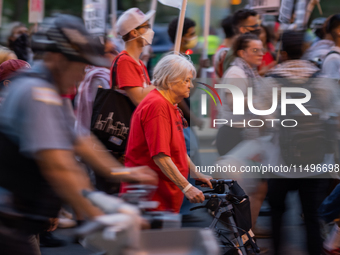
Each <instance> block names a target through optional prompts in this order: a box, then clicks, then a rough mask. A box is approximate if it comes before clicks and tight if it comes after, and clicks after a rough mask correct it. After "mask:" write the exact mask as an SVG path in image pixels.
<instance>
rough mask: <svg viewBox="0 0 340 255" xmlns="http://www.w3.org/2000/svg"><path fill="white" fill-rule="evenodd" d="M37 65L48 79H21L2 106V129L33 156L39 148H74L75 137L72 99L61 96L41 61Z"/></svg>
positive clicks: (0, 111) (21, 148)
mask: <svg viewBox="0 0 340 255" xmlns="http://www.w3.org/2000/svg"><path fill="white" fill-rule="evenodd" d="M36 68H37V69H39V71H40V73H43V74H44V77H46V78H47V79H46V80H45V79H44V80H43V79H40V78H35V77H24V78H18V79H17V80H15V81H13V83H12V85H11V86H10V87H9V88H8V89H7V90H6V91H5V99H4V101H3V103H2V105H1V107H0V132H2V133H4V134H5V135H7V136H8V137H9V138H10V139H11V140H12V141H13V142H15V143H16V144H17V145H18V146H19V149H20V152H22V153H23V154H24V155H25V156H28V157H31V158H33V157H34V154H35V153H36V152H38V151H40V150H46V149H61V150H72V149H73V144H74V142H75V139H76V134H75V132H74V121H75V119H74V114H73V110H72V105H71V101H70V100H69V99H66V98H65V99H64V98H62V97H61V96H60V95H59V93H58V91H57V88H56V87H55V86H54V85H52V79H51V74H50V72H49V71H48V70H47V69H46V68H45V67H44V66H43V65H42V64H39V66H38V67H36Z"/></svg>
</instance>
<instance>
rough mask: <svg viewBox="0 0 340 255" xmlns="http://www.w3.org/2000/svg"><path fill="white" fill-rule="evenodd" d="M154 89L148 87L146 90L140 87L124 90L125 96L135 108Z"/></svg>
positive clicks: (151, 86) (153, 87)
mask: <svg viewBox="0 0 340 255" xmlns="http://www.w3.org/2000/svg"><path fill="white" fill-rule="evenodd" d="M155 88H156V87H155V86H153V85H150V86H148V87H146V88H141V87H133V88H126V89H125V91H126V94H127V96H128V97H129V98H130V100H131V101H132V103H133V104H134V105H135V106H138V105H139V104H140V102H142V100H143V99H144V98H145V97H146V96H147V95H148V94H149V93H150V91H151V90H154V89H155Z"/></svg>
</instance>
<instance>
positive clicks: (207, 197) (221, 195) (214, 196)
mask: <svg viewBox="0 0 340 255" xmlns="http://www.w3.org/2000/svg"><path fill="white" fill-rule="evenodd" d="M228 195H229V194H211V195H204V198H205V199H206V200H207V199H210V198H227V196H228Z"/></svg>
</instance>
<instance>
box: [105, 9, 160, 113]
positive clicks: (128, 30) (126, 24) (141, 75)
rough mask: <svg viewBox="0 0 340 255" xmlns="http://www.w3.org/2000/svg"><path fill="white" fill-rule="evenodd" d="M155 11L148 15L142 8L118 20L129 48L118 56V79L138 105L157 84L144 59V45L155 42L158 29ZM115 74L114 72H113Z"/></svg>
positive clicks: (118, 82)
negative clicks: (153, 24) (152, 21)
mask: <svg viewBox="0 0 340 255" xmlns="http://www.w3.org/2000/svg"><path fill="white" fill-rule="evenodd" d="M153 15H155V11H154V10H152V11H149V12H148V13H147V14H144V13H143V12H142V11H141V10H139V9H138V8H131V9H129V10H127V11H126V12H124V13H123V14H122V15H121V16H120V17H119V19H118V21H117V32H118V34H119V35H121V36H122V38H123V40H124V42H125V49H124V50H123V51H122V52H121V53H120V54H119V55H118V56H117V58H116V59H115V61H114V62H113V65H114V63H115V62H116V61H117V72H116V81H115V84H117V86H118V88H119V89H123V90H124V91H125V92H126V94H127V96H128V97H129V98H130V99H131V101H132V102H133V103H134V105H136V106H137V105H138V104H139V103H140V102H141V101H142V100H143V99H144V97H145V96H146V95H147V94H148V93H149V92H150V91H151V90H153V89H155V87H154V86H153V85H151V82H150V78H149V75H148V72H147V69H146V67H145V65H144V63H143V62H142V61H141V60H140V55H141V53H142V52H143V47H144V46H146V45H151V44H152V39H153V36H154V31H153V30H152V29H151V27H150V24H149V19H150V18H151V17H152V16H153ZM111 75H112V73H111Z"/></svg>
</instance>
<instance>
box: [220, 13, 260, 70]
mask: <svg viewBox="0 0 340 255" xmlns="http://www.w3.org/2000/svg"><path fill="white" fill-rule="evenodd" d="M232 24H233V29H234V31H235V33H236V34H237V35H240V34H245V33H251V34H255V35H256V36H259V35H260V33H261V28H260V24H259V22H258V18H257V12H256V11H254V10H250V9H241V10H238V11H237V12H235V14H234V15H233V21H232ZM234 60H235V57H234V52H233V50H232V49H230V50H229V51H228V53H227V55H226V57H225V59H224V63H223V73H224V72H225V71H226V70H227V69H228V68H229V67H230V64H231V63H232V62H233V61H234Z"/></svg>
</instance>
